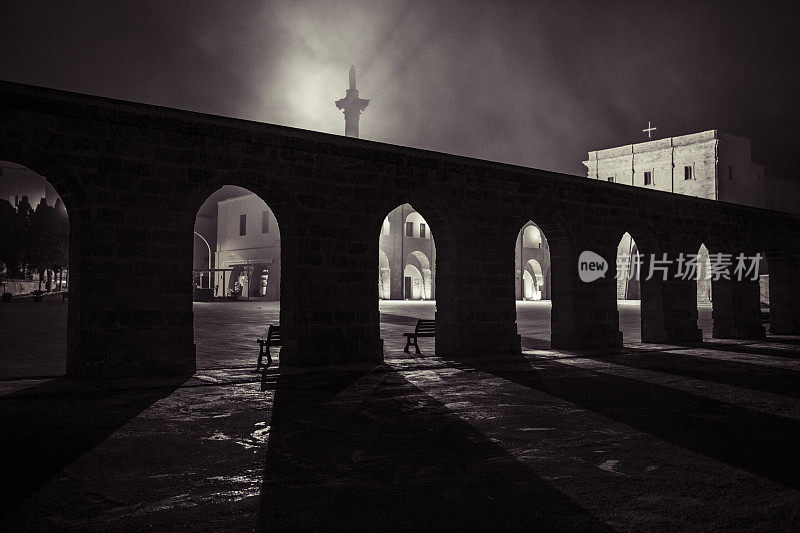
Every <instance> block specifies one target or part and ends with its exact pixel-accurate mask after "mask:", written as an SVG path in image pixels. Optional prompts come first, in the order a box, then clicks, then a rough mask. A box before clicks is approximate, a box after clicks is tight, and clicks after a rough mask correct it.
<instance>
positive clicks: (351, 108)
mask: <svg viewBox="0 0 800 533" xmlns="http://www.w3.org/2000/svg"><path fill="white" fill-rule="evenodd" d="M367 104H369V100H364V99H362V98H359V97H358V90H357V89H356V67H355V66H353V65H350V88H349V89H347V95H346V96H345V97H344V98H342V99H341V100H336V107H337V108H339V109H341V110H342V111H344V134H345V135H346V136H348V137H355V138H358V120H359V117H360V116H361V112H362V111H364V110H365V109H366V108H367Z"/></svg>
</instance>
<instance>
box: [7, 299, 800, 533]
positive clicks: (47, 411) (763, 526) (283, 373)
mask: <svg viewBox="0 0 800 533" xmlns="http://www.w3.org/2000/svg"><path fill="white" fill-rule="evenodd" d="M66 308H67V304H62V303H61V302H60V299H59V300H56V301H51V302H47V301H45V302H42V303H41V304H33V303H20V304H7V305H2V306H0V319H1V322H0V323H2V328H0V342H1V343H2V350H1V351H2V354H3V356H2V361H1V362H0V364H2V366H0V372H2V377H3V379H2V381H0V394H2V397H1V398H0V402H1V403H2V408H0V416H1V417H2V427H3V428H4V429H3V438H2V454H3V458H4V461H5V462H6V464H5V466H4V468H3V471H4V476H6V477H7V482H6V483H4V484H3V486H2V490H3V491H4V492H3V494H2V495H0V501H1V502H2V511H3V513H4V514H5V515H6V516H5V519H4V521H2V522H0V530H20V529H23V530H24V529H56V528H63V529H88V530H108V529H112V530H132V531H133V530H136V531H139V530H143V529H152V530H172V529H183V530H209V531H219V530H231V531H243V530H254V529H256V530H269V529H291V530H299V529H320V528H323V529H344V530H398V529H407V530H421V529H425V530H427V529H432V528H438V529H449V530H455V529H470V530H474V529H483V530H495V529H505V530H526V531H531V530H536V529H546V530H552V529H568V530H614V529H618V530H642V529H673V530H675V529H678V530H687V529H688V530H697V529H701V530H727V529H738V530H742V529H751V530H764V531H767V530H769V531H774V530H797V528H798V527H799V526H800V463H798V461H797V459H796V456H797V449H798V445H800V392H798V391H800V387H798V384H800V338H798V337H769V338H768V339H767V341H760V342H756V341H741V342H736V341H729V340H726V341H713V340H711V339H709V338H708V337H706V342H705V344H704V345H702V346H699V347H685V346H683V347H679V346H665V345H654V344H640V343H638V342H636V341H637V340H638V339H637V338H636V335H637V333H638V326H637V324H638V306H637V305H636V304H633V303H624V302H623V303H620V329H621V330H622V331H623V333H624V335H625V339H626V349H625V351H624V353H621V354H602V353H583V352H582V353H571V352H566V351H553V350H549V349H547V348H548V344H549V342H548V339H549V320H548V316H549V309H550V307H549V303H547V302H531V303H518V307H517V309H518V325H519V332H520V334H521V335H522V345H523V349H524V356H523V357H519V358H516V359H507V358H506V359H504V360H499V359H497V360H495V359H492V358H487V359H481V360H478V359H464V360H455V359H448V360H443V359H441V358H437V357H435V356H433V355H432V354H433V349H434V341H433V339H421V341H420V345H421V347H422V351H423V355H422V356H421V357H420V356H414V355H413V354H404V353H403V351H402V348H403V345H404V341H403V339H402V332H404V331H410V330H411V329H412V328H413V324H414V323H415V320H416V319H417V318H433V313H434V309H433V304H432V303H430V302H382V303H381V311H382V320H381V327H382V337H383V338H384V339H385V341H386V344H385V352H386V363H385V364H379V365H363V364H361V365H351V366H347V367H345V368H344V371H341V372H336V373H334V372H332V371H331V370H330V369H328V368H313V369H302V370H292V369H286V368H280V367H279V366H278V365H275V366H273V367H271V368H269V369H268V370H267V371H266V372H265V373H264V374H263V375H261V374H258V373H255V372H254V371H253V368H254V363H255V355H256V352H257V350H256V349H255V346H254V345H255V342H254V339H255V338H256V337H258V336H262V335H263V334H264V333H265V331H266V327H265V324H269V323H276V322H277V319H278V314H279V312H278V307H277V305H276V304H275V303H270V302H239V303H234V304H231V303H228V304H223V303H205V304H195V306H194V311H195V341H196V344H197V357H198V368H199V370H198V372H197V373H196V374H195V375H194V376H191V377H186V378H181V379H149V380H143V379H138V380H115V381H100V382H94V383H84V382H76V381H68V380H66V379H64V378H61V377H58V376H59V375H60V374H62V373H63V371H64V357H65V347H64V340H65V337H66V329H65V325H66ZM710 311H711V310H710V307H704V308H701V309H700V320H699V322H698V324H699V327H701V328H702V329H703V330H704V332H705V333H706V335H708V333H709V332H710V331H711V312H710ZM20 338H22V339H24V342H20ZM629 341H631V342H629ZM341 349H342V350H347V347H346V346H341ZM46 376H49V377H46Z"/></svg>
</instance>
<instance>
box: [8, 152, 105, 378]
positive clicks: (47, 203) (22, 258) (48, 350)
mask: <svg viewBox="0 0 800 533" xmlns="http://www.w3.org/2000/svg"><path fill="white" fill-rule="evenodd" d="M45 168H48V167H47V166H45V165H42V166H39V167H37V170H34V168H32V167H31V166H29V165H27V164H23V163H20V162H17V161H15V160H9V159H3V160H1V161H0V175H1V176H2V178H0V202H2V205H0V209H2V215H1V216H2V219H3V222H4V223H3V224H2V226H3V227H2V228H0V232H2V233H3V237H9V236H12V235H13V236H17V237H19V238H20V240H18V241H17V242H13V243H12V246H10V247H9V249H8V250H6V251H7V252H8V254H7V255H6V254H3V255H4V257H2V258H0V260H5V261H7V263H6V264H5V267H6V272H5V275H4V276H3V277H4V279H3V280H2V284H1V285H0V294H3V295H4V296H5V293H8V294H9V295H10V297H11V298H12V300H17V299H22V298H24V299H26V300H27V301H31V300H33V301H37V300H42V301H44V302H45V305H46V307H47V308H48V311H55V312H54V313H53V314H52V317H53V320H52V322H50V321H49V320H48V323H47V324H45V323H42V322H40V317H38V316H36V315H34V316H28V315H27V314H20V313H14V312H12V313H9V314H8V315H7V316H6V318H5V319H4V321H3V328H6V329H7V330H8V331H9V336H10V340H12V342H15V343H16V342H19V345H18V347H21V346H25V345H26V343H27V342H28V340H29V339H28V338H25V336H30V335H36V334H38V333H40V329H41V328H46V329H47V330H48V331H49V333H53V334H54V339H57V342H54V343H47V344H46V345H44V346H43V347H42V349H43V350H44V353H42V354H37V356H38V355H41V356H43V357H42V361H45V362H46V363H45V364H40V366H39V365H37V373H39V374H42V375H61V374H64V373H65V372H67V373H70V371H71V370H72V368H74V367H75V360H76V357H75V352H76V343H75V341H76V338H77V337H78V336H79V331H78V325H79V320H78V310H79V309H80V301H81V300H82V296H84V298H83V299H84V300H88V298H85V295H84V294H83V291H81V285H80V275H79V274H78V272H79V266H80V262H79V261H78V255H79V252H80V247H79V245H78V241H77V240H76V239H77V237H79V235H80V232H79V229H78V221H79V220H80V213H79V209H78V208H77V206H76V204H75V199H76V197H77V196H78V194H77V191H75V190H74V189H70V188H69V187H68V184H67V182H66V181H65V180H56V181H54V180H53V179H51V176H49V175H45V174H42V173H41V172H40V171H39V170H38V169H45ZM50 168H55V167H50ZM62 190H65V191H69V192H65V193H62ZM23 213H25V216H23ZM23 218H24V221H23V220H21V219H23ZM6 222H7V223H8V224H9V225H8V226H6V225H5V223H6ZM17 224H20V225H17ZM26 230H30V231H31V233H30V234H28V235H27V237H25V238H24V240H23V236H24V235H25V234H24V233H21V232H23V231H26ZM27 245H30V246H27ZM112 266H114V265H112ZM111 283H119V279H118V277H115V278H113V279H112V280H111ZM37 291H41V292H37ZM61 294H68V295H69V298H64V297H63V296H61ZM0 305H4V306H5V299H4V302H3V303H0ZM31 309H32V310H34V311H35V310H40V309H41V304H37V305H36V306H32V307H31ZM10 310H11V308H8V307H6V309H5V311H10ZM31 319H33V320H31ZM64 324H66V327H63V325H64ZM32 325H36V327H33V328H31V326H32ZM18 335H19V337H17V336H18ZM24 353H26V351H25V350H11V351H10V352H9V359H10V360H9V361H8V362H9V363H10V364H9V365H8V366H7V367H6V369H7V372H4V374H3V375H2V376H0V377H3V378H14V377H21V376H19V375H16V374H15V373H14V372H15V370H14V369H15V368H20V366H18V365H17V364H15V363H21V362H22V361H13V358H14V357H16V356H17V355H22V354H24ZM37 361H38V359H37Z"/></svg>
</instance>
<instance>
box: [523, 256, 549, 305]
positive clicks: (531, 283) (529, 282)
mask: <svg viewBox="0 0 800 533" xmlns="http://www.w3.org/2000/svg"><path fill="white" fill-rule="evenodd" d="M523 280H524V284H525V285H524V291H523V299H524V300H541V299H542V291H543V290H544V274H543V273H542V265H540V264H539V261H537V260H536V259H529V260H528V262H527V263H525V271H524V272H523Z"/></svg>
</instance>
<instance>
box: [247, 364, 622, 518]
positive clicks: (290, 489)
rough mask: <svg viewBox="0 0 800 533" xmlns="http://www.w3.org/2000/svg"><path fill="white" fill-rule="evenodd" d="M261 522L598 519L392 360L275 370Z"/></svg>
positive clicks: (262, 493)
mask: <svg viewBox="0 0 800 533" xmlns="http://www.w3.org/2000/svg"><path fill="white" fill-rule="evenodd" d="M261 498H262V499H261V511H260V517H259V522H260V523H259V526H260V529H262V530H272V529H279V530H283V529H286V530H318V529H326V530H375V531H387V530H400V529H402V530H411V531H413V530H420V531H423V530H424V531H435V530H442V529H444V530H460V529H464V530H470V531H472V530H487V531H489V530H492V531H494V530H525V531H533V530H554V529H560V530H564V529H567V530H607V529H608V528H607V527H606V526H605V525H604V524H602V523H601V522H599V521H597V519H595V518H594V517H593V516H592V515H590V514H589V513H587V512H586V511H585V510H584V509H583V508H581V507H580V506H578V505H577V504H576V503H575V502H573V501H572V500H570V499H569V498H568V497H566V496H564V495H563V494H561V493H560V492H557V491H556V490H555V489H553V487H551V486H550V485H548V484H547V483H546V482H544V481H543V480H542V479H540V478H539V477H537V476H536V475H535V474H534V473H533V472H531V471H530V470H529V469H528V468H526V467H525V466H524V465H522V464H521V463H519V462H518V461H516V460H515V459H514V457H512V456H510V455H509V454H508V453H507V452H506V451H505V450H503V449H502V448H500V447H499V446H497V445H495V444H494V443H492V442H491V441H489V440H488V439H487V438H486V437H485V436H484V435H483V434H482V433H480V432H479V431H477V430H476V429H475V428H473V427H472V426H470V425H468V424H467V423H465V422H464V421H462V420H461V419H459V418H458V417H456V416H455V415H453V414H452V413H451V412H450V411H449V410H448V409H447V408H446V407H445V406H444V405H443V404H442V403H440V402H438V401H437V400H435V399H433V398H432V397H430V396H428V395H426V394H425V393H424V392H422V391H421V390H420V389H418V388H417V387H415V386H414V385H412V384H411V383H409V382H408V381H407V380H405V379H404V378H403V377H402V376H401V375H400V374H398V373H397V372H394V371H391V370H390V369H389V368H388V367H386V366H377V367H375V368H374V369H372V370H371V371H369V372H363V373H358V374H350V375H346V376H344V375H338V376H334V375H329V376H323V377H319V376H318V377H316V378H314V379H313V380H311V381H309V379H308V376H305V377H303V376H297V375H295V376H292V375H280V376H279V378H278V381H277V385H276V391H275V399H274V404H273V413H272V429H271V432H270V440H269V451H268V456H267V463H266V468H265V477H264V484H263V487H262V492H261Z"/></svg>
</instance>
